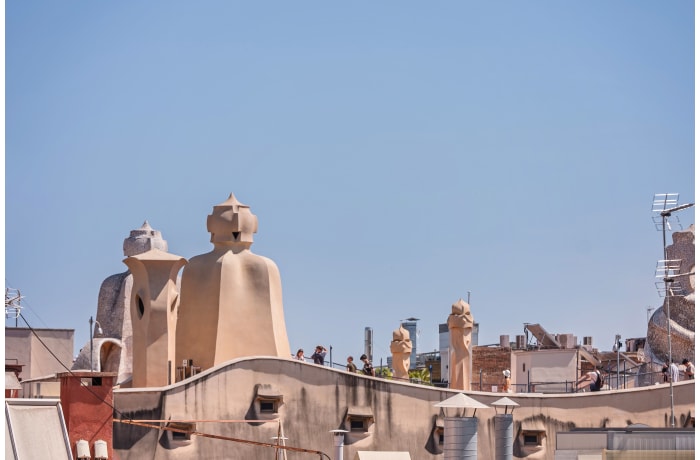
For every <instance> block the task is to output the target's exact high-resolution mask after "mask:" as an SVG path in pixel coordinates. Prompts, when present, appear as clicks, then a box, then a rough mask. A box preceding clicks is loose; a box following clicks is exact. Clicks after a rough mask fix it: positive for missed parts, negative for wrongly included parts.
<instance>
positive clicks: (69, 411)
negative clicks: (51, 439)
mask: <svg viewBox="0 0 700 460" xmlns="http://www.w3.org/2000/svg"><path fill="white" fill-rule="evenodd" d="M59 377H60V379H61V406H62V408H63V417H64V418H65V421H66V427H67V429H68V438H69V439H70V445H71V450H72V451H73V458H77V447H76V446H77V443H78V441H79V440H81V439H84V440H86V441H87V442H88V443H89V444H90V453H91V455H92V457H93V458H94V456H95V441H97V440H100V439H101V440H103V441H106V442H107V453H108V455H109V458H110V460H111V459H113V458H114V451H113V448H112V418H113V409H112V405H113V404H114V402H113V401H114V397H113V392H112V387H113V386H114V379H115V377H116V373H113V372H74V373H73V374H70V373H62V374H59Z"/></svg>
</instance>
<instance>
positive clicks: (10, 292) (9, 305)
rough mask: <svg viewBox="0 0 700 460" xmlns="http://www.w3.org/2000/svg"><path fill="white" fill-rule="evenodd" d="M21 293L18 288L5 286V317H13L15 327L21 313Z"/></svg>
mask: <svg viewBox="0 0 700 460" xmlns="http://www.w3.org/2000/svg"><path fill="white" fill-rule="evenodd" d="M21 302H22V294H21V293H20V292H19V289H13V288H5V319H10V318H14V319H15V327H18V324H17V320H18V318H19V316H20V314H21V313H22V305H21Z"/></svg>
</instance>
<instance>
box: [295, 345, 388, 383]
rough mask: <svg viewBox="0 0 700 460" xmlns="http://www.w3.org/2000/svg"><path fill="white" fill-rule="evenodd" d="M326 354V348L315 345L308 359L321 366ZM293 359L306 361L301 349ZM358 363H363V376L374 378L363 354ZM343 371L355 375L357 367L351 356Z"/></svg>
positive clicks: (371, 368) (372, 370) (370, 366)
mask: <svg viewBox="0 0 700 460" xmlns="http://www.w3.org/2000/svg"><path fill="white" fill-rule="evenodd" d="M326 353H328V350H326V348H325V347H324V346H323V345H317V346H316V348H315V349H314V353H313V354H312V355H311V356H310V357H309V358H310V359H311V360H312V361H313V362H314V364H320V365H323V364H324V362H325V361H326ZM294 359H296V360H299V361H304V360H305V359H306V357H305V356H304V349H303V348H300V349H299V350H297V354H296V355H294ZM360 361H362V363H363V365H362V373H363V374H364V375H371V376H373V377H374V375H375V371H374V367H373V366H372V362H371V361H370V360H369V358H368V357H367V355H365V354H363V355H362V356H360ZM345 369H347V371H348V372H352V373H353V374H355V373H357V366H356V365H355V363H354V362H353V357H352V356H348V363H347V364H346V365H345Z"/></svg>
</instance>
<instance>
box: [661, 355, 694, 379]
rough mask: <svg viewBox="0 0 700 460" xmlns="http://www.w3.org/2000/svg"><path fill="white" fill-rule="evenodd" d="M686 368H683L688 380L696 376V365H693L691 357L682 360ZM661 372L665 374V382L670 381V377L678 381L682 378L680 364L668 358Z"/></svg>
mask: <svg viewBox="0 0 700 460" xmlns="http://www.w3.org/2000/svg"><path fill="white" fill-rule="evenodd" d="M682 364H683V366H685V367H684V369H683V375H684V376H685V379H686V380H690V379H694V378H695V366H694V365H693V363H692V362H690V360H689V359H687V358H686V359H684V360H683V362H682ZM661 374H662V375H663V381H664V383H666V382H668V381H669V378H670V380H671V382H677V381H678V380H679V379H680V369H679V368H678V364H676V363H674V362H670V363H669V361H668V360H666V363H665V364H664V367H663V368H661Z"/></svg>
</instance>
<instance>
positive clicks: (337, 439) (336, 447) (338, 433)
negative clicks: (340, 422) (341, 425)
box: [330, 430, 348, 460]
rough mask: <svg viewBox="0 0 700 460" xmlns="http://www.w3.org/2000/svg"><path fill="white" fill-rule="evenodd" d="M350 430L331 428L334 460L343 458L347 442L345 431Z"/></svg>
mask: <svg viewBox="0 0 700 460" xmlns="http://www.w3.org/2000/svg"><path fill="white" fill-rule="evenodd" d="M347 432H348V430H331V431H330V433H333V460H343V445H344V443H345V433H347Z"/></svg>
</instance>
